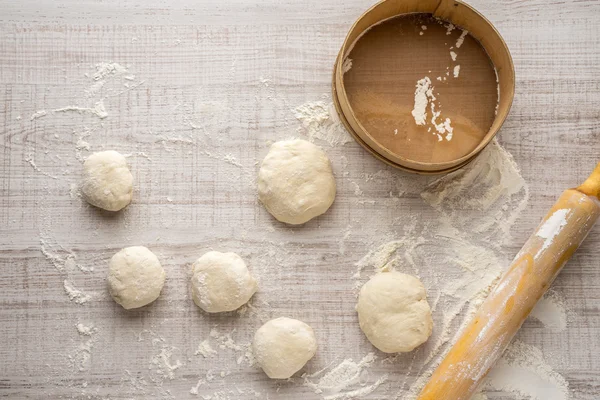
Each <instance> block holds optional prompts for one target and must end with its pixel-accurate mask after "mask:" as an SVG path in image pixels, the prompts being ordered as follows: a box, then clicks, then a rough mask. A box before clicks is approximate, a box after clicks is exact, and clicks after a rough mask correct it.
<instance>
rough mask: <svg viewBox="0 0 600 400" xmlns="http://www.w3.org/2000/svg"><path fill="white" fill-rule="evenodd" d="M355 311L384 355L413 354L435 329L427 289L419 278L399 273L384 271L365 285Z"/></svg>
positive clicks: (369, 336) (359, 320)
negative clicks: (410, 352) (411, 352)
mask: <svg viewBox="0 0 600 400" xmlns="http://www.w3.org/2000/svg"><path fill="white" fill-rule="evenodd" d="M356 311H358V322H359V324H360V328H361V329H362V331H363V332H364V333H365V335H366V336H367V338H368V339H369V341H370V342H371V343H372V344H373V346H375V347H377V348H378V349H379V350H381V351H383V352H384V353H398V352H402V353H404V352H409V351H412V350H414V349H415V348H416V347H418V346H420V345H421V344H423V343H425V342H426V341H427V339H429V336H431V331H432V330H433V319H432V318H431V309H430V308H429V303H427V294H426V292H425V287H424V286H423V284H422V283H421V281H420V280H419V279H417V278H415V277H414V276H411V275H406V274H402V273H400V272H395V271H392V272H382V273H379V274H377V275H375V276H373V277H372V278H371V279H370V280H369V281H368V282H367V283H365V285H364V286H363V287H362V289H361V290H360V294H359V296H358V305H357V306H356Z"/></svg>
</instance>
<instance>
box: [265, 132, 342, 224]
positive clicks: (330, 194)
mask: <svg viewBox="0 0 600 400" xmlns="http://www.w3.org/2000/svg"><path fill="white" fill-rule="evenodd" d="M258 197H259V199H260V201H261V202H262V203H263V204H264V206H265V208H266V209H267V211H269V212H270V213H271V214H272V215H273V216H274V217H275V218H277V219H278V220H279V221H281V222H285V223H288V224H292V225H299V224H303V223H305V222H307V221H309V220H311V219H313V218H314V217H316V216H318V215H321V214H323V213H324V212H325V211H327V210H328V209H329V207H330V206H331V204H332V203H333V200H334V199H335V179H334V177H333V172H332V170H331V163H330V162H329V158H327V154H325V152H324V151H323V150H321V149H320V148H319V147H317V146H315V145H314V144H312V143H310V142H307V141H306V140H300V139H293V140H283V141H281V142H276V143H274V144H273V145H272V146H271V149H270V150H269V153H268V154H267V156H266V157H265V159H264V160H263V162H262V165H261V167H260V171H259V172H258Z"/></svg>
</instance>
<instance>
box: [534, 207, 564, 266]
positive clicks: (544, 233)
mask: <svg viewBox="0 0 600 400" xmlns="http://www.w3.org/2000/svg"><path fill="white" fill-rule="evenodd" d="M569 211H570V210H569V209H568V208H561V209H560V210H556V211H555V212H554V214H552V215H551V216H550V218H548V219H547V220H546V222H544V223H543V224H542V226H540V228H539V229H538V230H537V232H536V234H535V235H536V236H537V237H539V238H541V239H544V244H543V245H542V247H541V248H540V250H539V251H538V252H537V254H536V255H535V257H538V256H539V255H540V254H541V253H542V252H543V251H544V250H546V249H547V248H548V247H550V245H552V242H553V241H554V238H555V237H556V236H557V235H558V234H559V233H560V232H561V231H562V229H563V228H564V226H565V225H566V224H567V215H568V214H569Z"/></svg>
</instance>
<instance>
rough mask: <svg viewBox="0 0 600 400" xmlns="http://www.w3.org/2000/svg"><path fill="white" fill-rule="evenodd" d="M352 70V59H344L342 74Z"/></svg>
mask: <svg viewBox="0 0 600 400" xmlns="http://www.w3.org/2000/svg"><path fill="white" fill-rule="evenodd" d="M351 69H352V59H351V58H348V57H346V58H345V59H344V64H342V72H343V73H344V74H345V73H346V72H348V71H350V70H351Z"/></svg>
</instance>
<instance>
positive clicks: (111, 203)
mask: <svg viewBox="0 0 600 400" xmlns="http://www.w3.org/2000/svg"><path fill="white" fill-rule="evenodd" d="M81 192H82V193H83V197H84V198H85V199H86V200H87V202H88V203H90V204H91V205H93V206H96V207H99V208H102V209H104V210H108V211H119V210H120V209H122V208H124V207H126V206H127V205H128V204H129V203H131V196H132V192H133V176H131V172H129V168H128V167H127V160H125V157H123V155H122V154H120V153H118V152H116V151H113V150H110V151H101V152H98V153H94V154H92V155H91V156H89V157H88V158H87V160H85V162H84V163H83V183H82V185H81Z"/></svg>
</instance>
